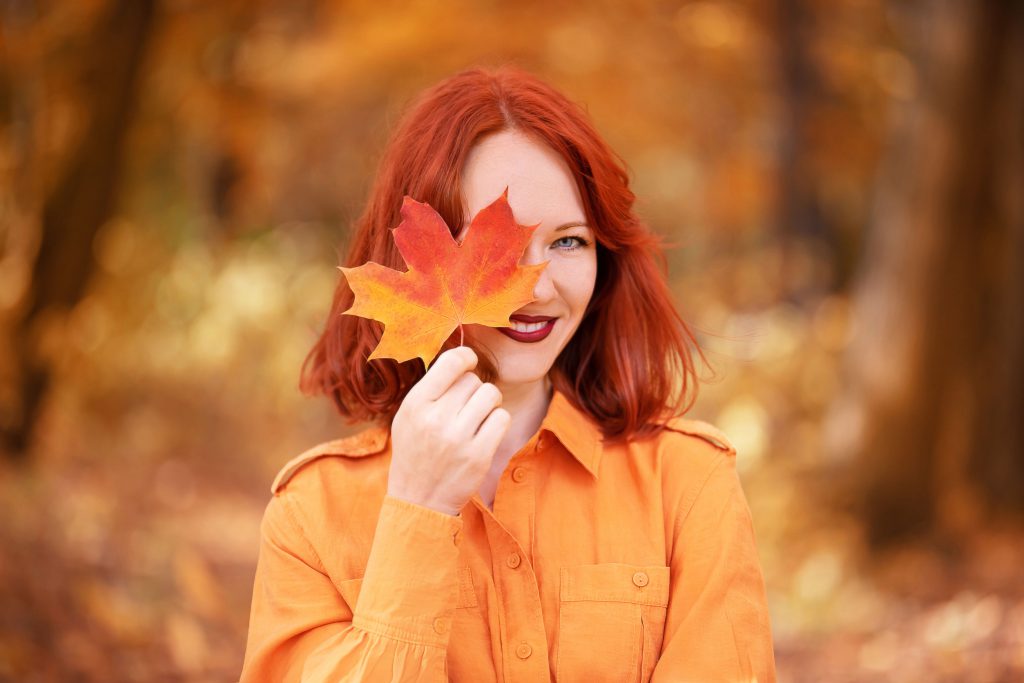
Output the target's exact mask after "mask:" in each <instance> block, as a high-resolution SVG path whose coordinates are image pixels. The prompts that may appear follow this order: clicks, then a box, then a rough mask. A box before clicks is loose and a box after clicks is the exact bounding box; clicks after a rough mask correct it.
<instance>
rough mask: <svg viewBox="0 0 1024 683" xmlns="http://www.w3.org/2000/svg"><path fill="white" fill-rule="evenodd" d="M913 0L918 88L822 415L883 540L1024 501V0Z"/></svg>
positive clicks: (897, 136)
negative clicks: (835, 385) (849, 461)
mask: <svg viewBox="0 0 1024 683" xmlns="http://www.w3.org/2000/svg"><path fill="white" fill-rule="evenodd" d="M906 11H907V12H908V13H909V16H907V17H905V18H906V26H907V27H908V30H913V31H914V32H915V33H914V34H913V35H911V36H909V41H908V42H909V44H908V53H909V55H910V58H911V60H912V62H913V63H914V66H915V67H916V73H917V76H918V85H919V92H918V94H917V97H916V98H915V99H913V100H912V101H908V102H904V103H900V104H897V105H896V106H895V108H894V112H893V125H892V132H891V133H892V134H891V139H890V142H889V146H888V150H889V151H888V157H887V159H886V160H884V161H883V166H882V170H881V173H880V183H879V185H878V187H877V188H876V195H875V205H874V211H873V220H872V224H871V226H870V232H869V235H868V239H867V247H866V250H865V260H864V263H863V268H862V271H861V278H860V281H859V283H858V285H857V287H856V288H855V291H854V318H853V319H854V330H855V334H854V337H853V338H852V339H851V344H850V347H849V350H848V355H847V358H846V367H845V372H846V376H847V381H846V383H845V386H846V387H847V389H846V391H845V393H844V394H843V395H842V396H841V397H840V398H839V400H837V402H836V408H835V410H834V411H833V413H832V415H831V416H830V422H829V437H830V439H831V442H832V444H833V447H834V448H835V449H836V450H839V451H845V454H846V455H847V456H849V457H850V458H856V462H857V465H856V468H855V469H854V470H853V471H854V472H855V475H854V476H853V477H852V481H851V482H850V483H851V485H852V491H853V495H854V498H855V500H857V501H858V509H859V511H860V512H861V513H862V514H863V516H864V520H865V523H866V528H867V532H868V538H869V540H870V541H871V542H872V543H873V544H875V545H876V546H877V545H883V544H885V543H887V542H892V541H897V540H901V539H904V538H906V537H908V536H913V535H928V534H932V533H937V534H939V535H942V536H950V537H953V538H955V537H956V536H957V534H959V533H960V532H962V531H966V530H968V529H969V528H971V526H972V525H975V524H977V523H979V522H980V521H981V517H982V516H983V515H986V514H988V513H991V512H993V511H995V510H996V508H1003V509H1004V510H1007V509H1009V510H1013V511H1015V512H1017V513H1020V512H1021V511H1024V438H1022V428H1021V417H1024V414H1022V408H1024V393H1022V392H1024V333H1022V329H1024V325H1022V317H1024V303H1022V302H1024V287H1022V284H1024V276H1022V271H1024V247H1022V244H1024V211H1022V202H1021V192H1022V188H1024V55H1022V48H1024V5H1022V4H1021V3H1019V2H1016V1H1015V0H984V1H982V2H967V1H966V0H964V1H962V2H949V1H945V0H933V1H931V2H922V3H918V4H916V5H913V6H910V8H909V9H907V10H906Z"/></svg>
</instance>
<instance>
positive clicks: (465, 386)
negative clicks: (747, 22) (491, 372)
mask: <svg viewBox="0 0 1024 683" xmlns="http://www.w3.org/2000/svg"><path fill="white" fill-rule="evenodd" d="M481 384H483V381H482V380H481V379H480V378H479V377H477V376H476V375H475V374H473V373H472V372H464V373H462V376H461V377H459V378H458V379H457V380H455V384H453V385H452V386H451V388H450V389H448V391H447V392H445V394H444V396H443V397H442V398H441V399H439V400H440V401H443V402H445V403H446V405H448V406H451V409H450V410H451V412H450V413H449V414H448V417H450V418H452V417H455V416H456V415H457V414H458V412H459V411H460V410H461V409H462V407H463V406H464V405H466V401H468V400H469V397H470V396H472V395H473V393H474V392H476V390H477V389H478V388H480V385H481Z"/></svg>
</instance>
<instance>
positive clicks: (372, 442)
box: [270, 427, 388, 495]
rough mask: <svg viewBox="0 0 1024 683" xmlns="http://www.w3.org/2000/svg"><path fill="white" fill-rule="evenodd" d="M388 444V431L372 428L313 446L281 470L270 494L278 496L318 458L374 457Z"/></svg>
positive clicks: (271, 487)
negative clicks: (284, 487) (303, 469)
mask: <svg viewBox="0 0 1024 683" xmlns="http://www.w3.org/2000/svg"><path fill="white" fill-rule="evenodd" d="M387 443H388V430H386V429H384V428H383V427H370V428H369V429H365V430H363V431H361V432H359V433H358V434H353V435H352V436H347V437H344V438H341V439H334V440H333V441H327V442H325V443H322V444H319V445H317V446H313V447H312V448H310V449H309V450H308V451H305V452H304V453H301V454H300V455H298V456H296V457H294V458H292V459H291V460H289V461H288V464H286V465H285V466H284V467H282V468H281V471H280V472H278V473H277V476H276V477H274V483H273V484H271V485H270V492H271V493H272V494H273V495H277V492H278V491H280V490H281V488H282V487H283V486H284V485H285V484H287V483H288V480H290V479H291V478H292V477H293V476H294V475H295V473H296V472H298V471H299V470H300V469H301V468H302V467H304V466H305V465H307V464H308V463H310V462H313V461H314V460H316V459H318V458H322V457H325V456H328V455H340V456H345V457H349V458H360V457H363V456H365V455H374V454H377V453H380V452H381V451H383V450H384V448H385V447H386V446H387Z"/></svg>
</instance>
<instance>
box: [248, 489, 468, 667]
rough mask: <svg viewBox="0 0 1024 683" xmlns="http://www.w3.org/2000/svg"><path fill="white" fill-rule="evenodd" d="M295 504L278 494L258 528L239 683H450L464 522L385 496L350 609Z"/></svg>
mask: <svg viewBox="0 0 1024 683" xmlns="http://www.w3.org/2000/svg"><path fill="white" fill-rule="evenodd" d="M295 505H296V503H295V501H294V500H293V499H292V498H290V497H289V494H288V492H287V491H284V492H282V493H281V494H280V495H277V496H275V497H274V498H273V499H271V501H270V503H269V504H268V505H267V509H266V512H265V514H264V517H263V522H262V524H261V526H260V535H261V540H260V551H259V559H258V562H257V566H256V579H255V583H254V587H253V598H252V611H251V615H250V620H249V636H248V641H247V644H246V652H245V662H244V664H243V667H242V674H241V682H240V683H250V682H255V681H302V682H303V683H319V682H321V681H322V682H326V681H331V682H332V683H333V682H337V681H446V680H447V671H446V663H445V660H446V655H447V648H448V634H449V631H450V628H448V627H449V626H450V624H451V619H452V616H453V614H454V611H455V608H454V605H455V599H456V594H457V590H458V583H457V569H456V566H457V558H458V548H457V545H456V543H457V542H456V540H455V538H454V536H455V532H456V531H458V530H459V529H460V528H461V527H462V518H461V517H455V516H451V515H447V514H444V513H442V512H437V511H435V510H431V509H428V508H425V507H422V506H419V505H415V504H413V503H408V502H405V501H402V500H399V499H396V498H391V497H385V498H384V503H383V505H382V507H381V510H380V516H379V517H378V521H377V528H376V533H375V534H374V541H373V546H372V548H371V550H370V555H369V558H368V560H367V564H366V571H365V574H364V576H363V580H362V586H361V589H360V592H359V597H358V600H357V601H356V604H355V605H350V604H348V603H347V602H346V601H345V599H344V598H343V597H342V596H341V594H340V593H339V591H338V588H337V587H336V586H335V584H334V583H333V582H332V576H330V575H329V571H328V570H327V569H326V568H325V567H324V565H323V564H322V563H321V560H320V558H319V557H318V555H317V553H316V551H315V550H314V549H313V546H312V545H311V544H310V541H309V537H308V535H307V534H306V532H305V531H304V529H303V528H302V526H301V525H300V523H299V517H298V516H297V514H296V510H295ZM335 542H338V543H344V542H345V539H343V538H339V539H335ZM333 578H335V579H339V578H340V577H337V576H335V577H333Z"/></svg>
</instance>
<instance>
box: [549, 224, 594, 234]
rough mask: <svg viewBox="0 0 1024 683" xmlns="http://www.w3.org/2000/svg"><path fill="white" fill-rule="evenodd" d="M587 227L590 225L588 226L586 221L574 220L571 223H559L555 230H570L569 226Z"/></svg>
mask: <svg viewBox="0 0 1024 683" xmlns="http://www.w3.org/2000/svg"><path fill="white" fill-rule="evenodd" d="M587 227H590V226H588V225H587V224H586V222H584V221H572V222H570V223H566V224H565V225H559V226H558V227H557V228H555V232H558V231H559V230H568V229H569V228H587Z"/></svg>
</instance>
